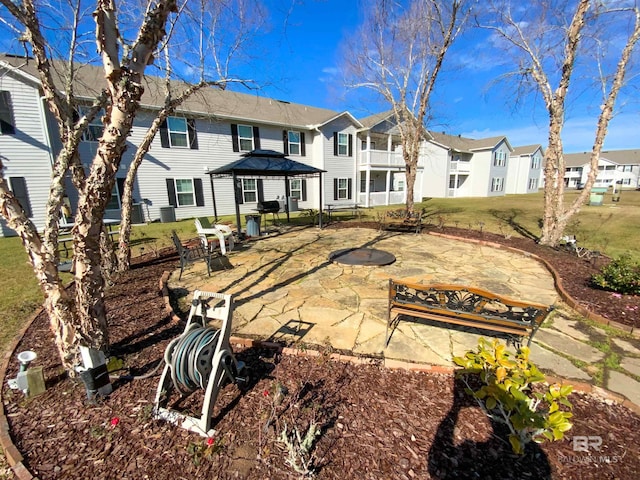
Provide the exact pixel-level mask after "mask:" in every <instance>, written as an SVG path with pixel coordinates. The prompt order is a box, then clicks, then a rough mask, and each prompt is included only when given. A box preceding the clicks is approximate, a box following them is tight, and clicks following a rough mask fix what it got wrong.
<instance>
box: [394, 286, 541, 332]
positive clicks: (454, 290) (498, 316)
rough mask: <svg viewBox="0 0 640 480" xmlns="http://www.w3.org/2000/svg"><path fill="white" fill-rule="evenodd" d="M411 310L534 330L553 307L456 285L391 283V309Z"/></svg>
mask: <svg viewBox="0 0 640 480" xmlns="http://www.w3.org/2000/svg"><path fill="white" fill-rule="evenodd" d="M393 306H401V307H410V308H412V309H415V310H419V311H424V312H428V313H433V314H437V315H443V316H449V317H456V318H465V319H469V320H474V319H483V320H485V321H488V322H491V323H496V324H505V325H506V324H508V325H514V324H517V325H520V326H521V327H523V328H534V327H535V326H536V325H540V324H541V323H542V322H543V321H544V319H545V317H546V316H547V315H548V314H549V312H550V311H551V310H553V307H550V306H548V305H543V304H539V303H532V302H524V301H520V300H514V299H511V298H507V297H504V296H502V295H498V294H495V293H493V292H489V291H488V290H482V289H480V288H472V287H466V286H462V285H452V284H443V283H437V284H425V285H423V284H418V283H408V282H402V281H395V280H392V279H390V280H389V308H392V307H393Z"/></svg>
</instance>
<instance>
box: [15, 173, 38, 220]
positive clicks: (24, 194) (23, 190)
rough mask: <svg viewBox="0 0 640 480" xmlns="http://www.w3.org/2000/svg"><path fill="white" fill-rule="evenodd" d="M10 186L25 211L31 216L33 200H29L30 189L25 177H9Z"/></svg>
mask: <svg viewBox="0 0 640 480" xmlns="http://www.w3.org/2000/svg"><path fill="white" fill-rule="evenodd" d="M9 186H10V188H11V191H12V192H13V194H14V195H15V196H16V198H17V199H18V202H20V205H21V206H22V209H23V210H24V213H25V214H26V215H27V217H31V216H32V214H31V202H30V201H29V191H28V190H27V182H26V180H25V178H24V177H9Z"/></svg>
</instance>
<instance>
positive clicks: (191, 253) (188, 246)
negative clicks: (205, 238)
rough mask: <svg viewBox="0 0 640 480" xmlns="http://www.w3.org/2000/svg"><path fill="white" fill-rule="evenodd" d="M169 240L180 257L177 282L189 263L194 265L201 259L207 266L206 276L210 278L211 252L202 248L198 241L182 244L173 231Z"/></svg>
mask: <svg viewBox="0 0 640 480" xmlns="http://www.w3.org/2000/svg"><path fill="white" fill-rule="evenodd" d="M171 239H172V240H173V244H174V245H175V246H176V250H177V251H178V256H179V257H180V276H179V277H178V280H180V279H181V278H182V272H183V271H184V269H185V268H186V267H187V265H189V264H190V263H194V262H195V261H196V260H200V259H203V260H204V262H205V263H206V264H207V275H209V276H211V251H210V249H208V248H203V246H202V244H201V243H200V241H199V240H192V241H189V242H182V241H181V240H180V238H179V237H178V234H177V233H176V231H175V230H173V231H172V232H171Z"/></svg>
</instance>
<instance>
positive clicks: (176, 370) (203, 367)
mask: <svg viewBox="0 0 640 480" xmlns="http://www.w3.org/2000/svg"><path fill="white" fill-rule="evenodd" d="M219 336H220V330H218V329H215V328H211V327H203V326H200V325H197V324H191V325H189V327H187V329H186V330H185V331H184V333H182V335H180V336H179V337H178V338H176V339H174V340H172V341H171V343H169V345H168V346H167V349H166V351H165V354H164V359H165V362H166V363H167V364H168V365H169V369H170V371H171V380H172V381H173V385H174V386H175V388H176V389H177V390H178V391H179V392H180V393H182V394H183V395H188V394H189V393H191V392H193V391H194V390H196V389H197V388H198V387H200V388H203V389H204V388H206V385H207V381H208V380H209V375H211V370H212V369H213V364H212V360H213V356H214V354H215V350H216V344H217V342H218V337H219Z"/></svg>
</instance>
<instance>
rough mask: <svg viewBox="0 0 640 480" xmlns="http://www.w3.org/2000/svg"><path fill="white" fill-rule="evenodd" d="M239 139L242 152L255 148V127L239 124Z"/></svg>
mask: <svg viewBox="0 0 640 480" xmlns="http://www.w3.org/2000/svg"><path fill="white" fill-rule="evenodd" d="M238 140H239V142H240V151H241V152H250V151H251V150H253V128H252V127H250V126H248V125H238Z"/></svg>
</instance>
